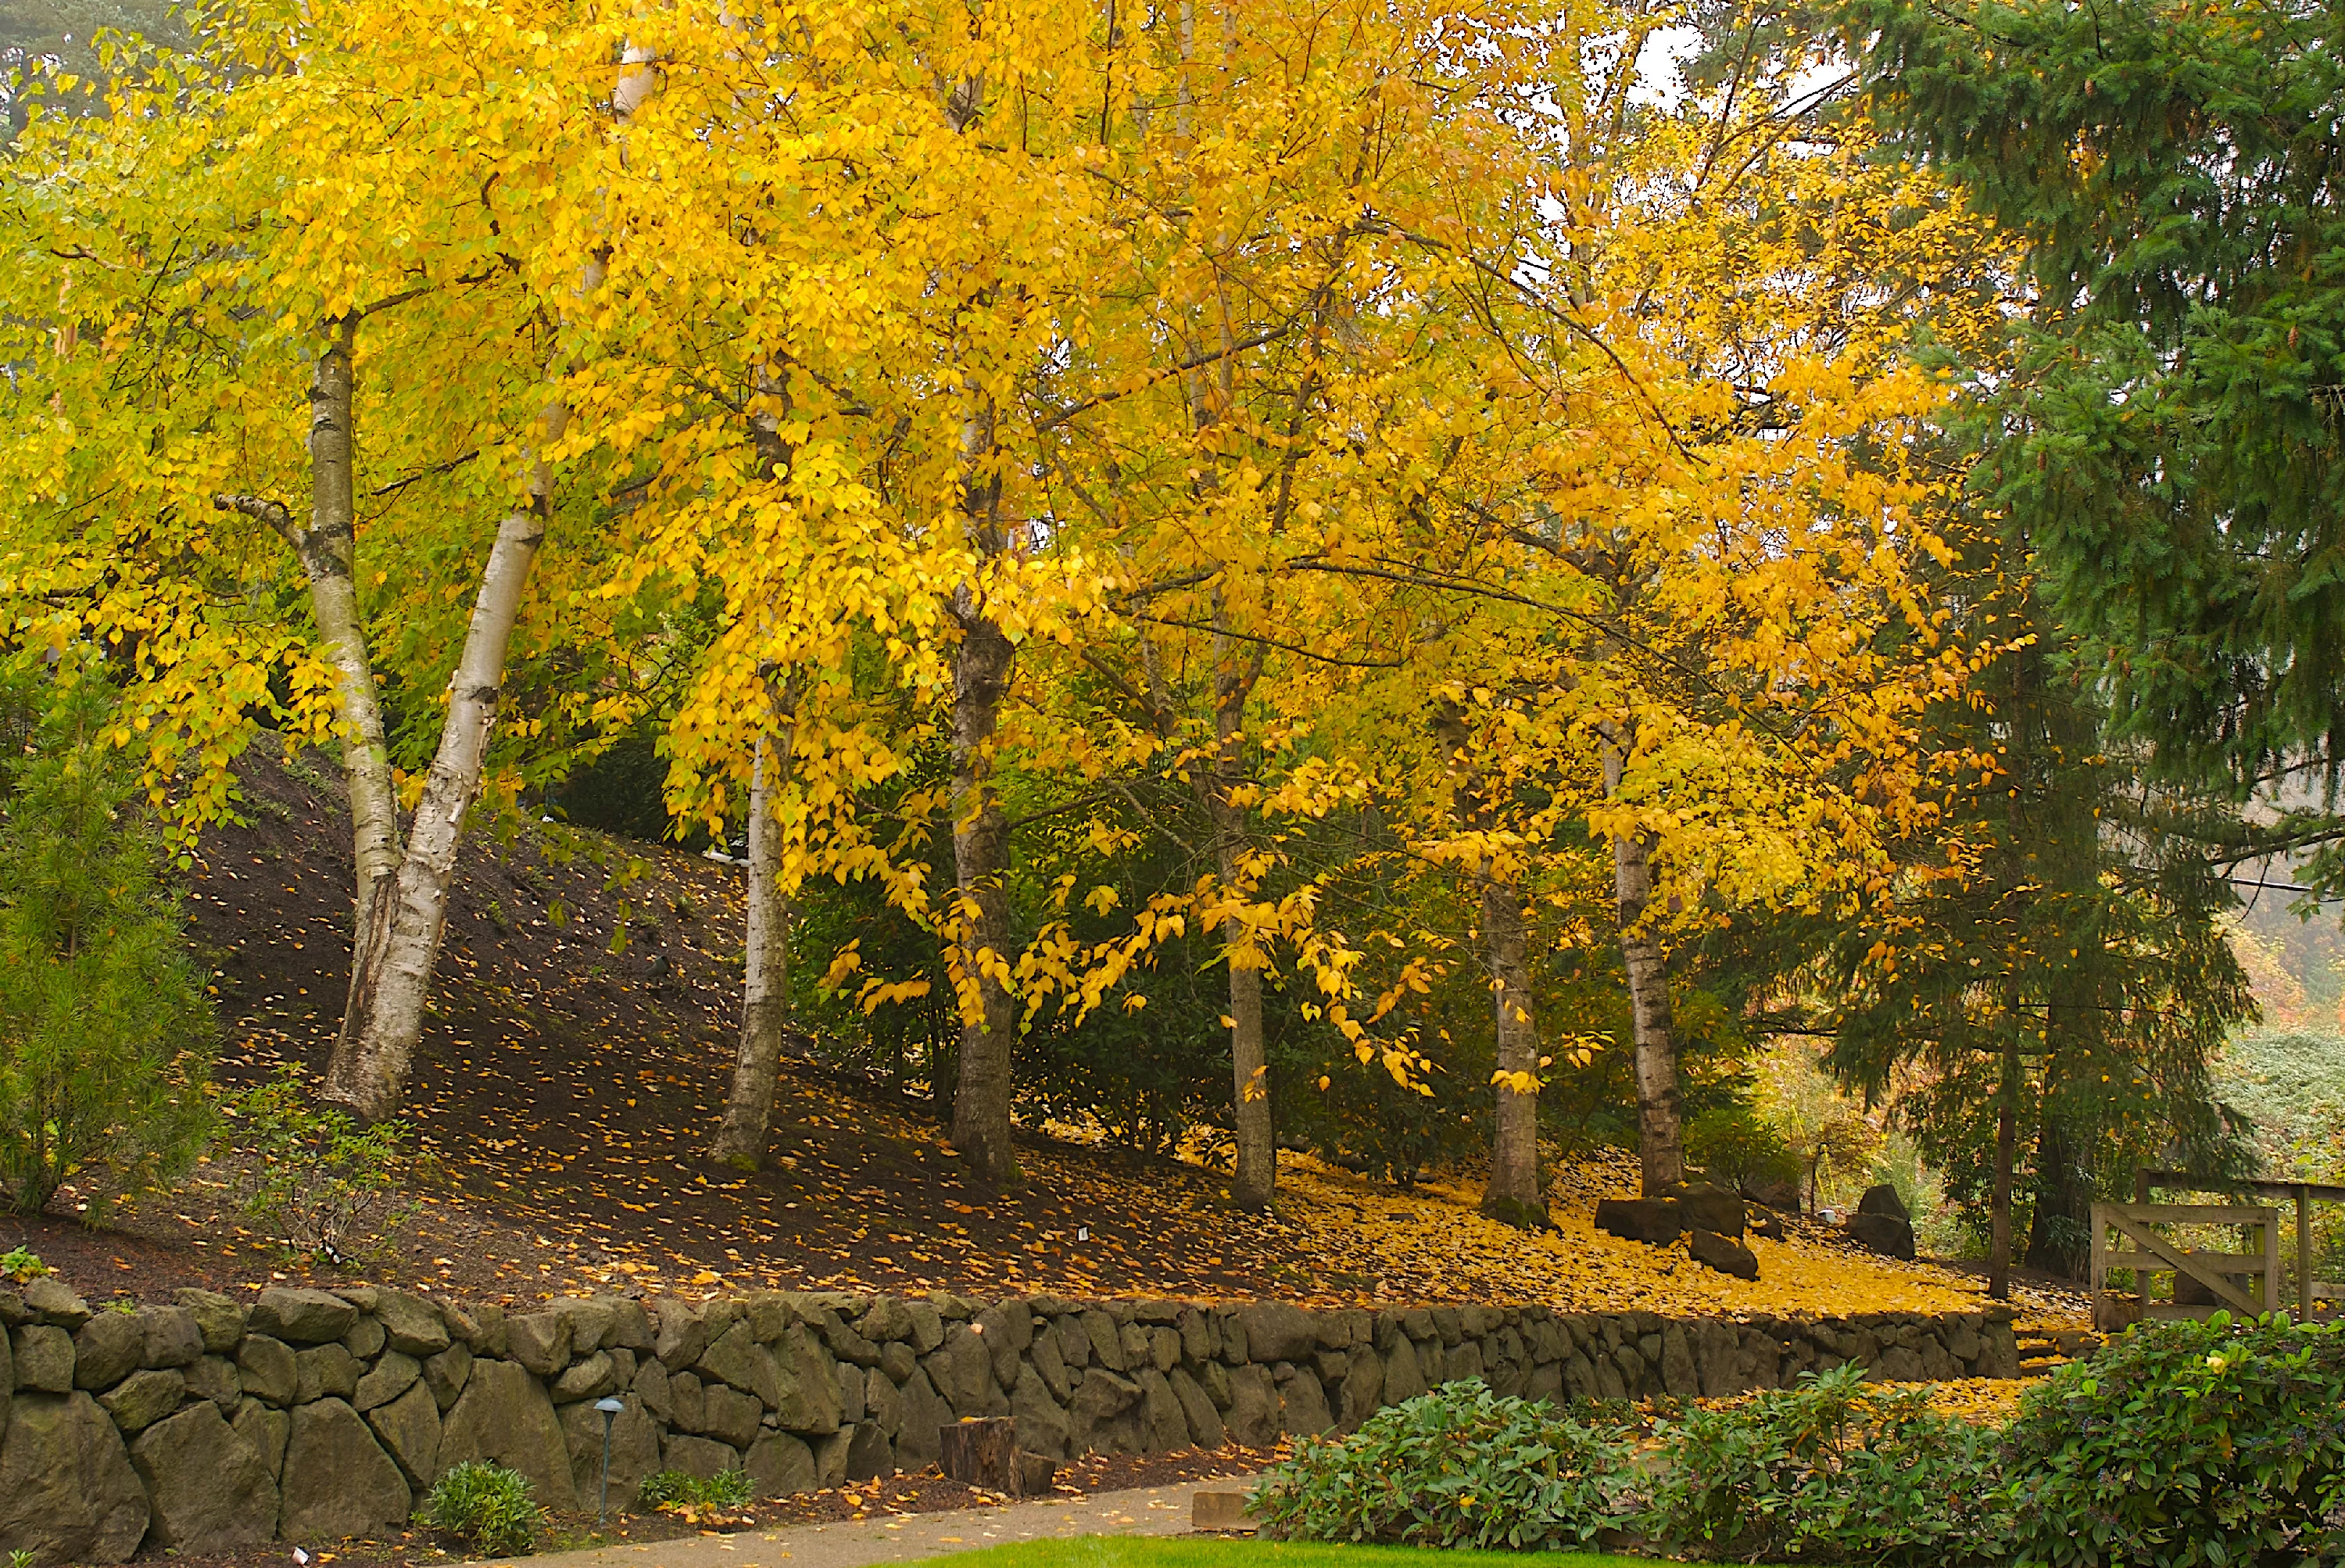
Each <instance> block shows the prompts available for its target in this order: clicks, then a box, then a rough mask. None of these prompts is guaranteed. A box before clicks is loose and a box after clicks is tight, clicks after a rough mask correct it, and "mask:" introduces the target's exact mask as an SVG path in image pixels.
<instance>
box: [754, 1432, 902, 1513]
mask: <svg viewBox="0 0 2345 1568" xmlns="http://www.w3.org/2000/svg"><path fill="white" fill-rule="evenodd" d="M883 1441H884V1440H883ZM741 1468H742V1469H744V1470H746V1471H748V1472H749V1481H750V1483H751V1484H752V1485H754V1486H755V1487H756V1489H757V1495H758V1496H760V1497H790V1496H794V1495H796V1494H797V1493H798V1492H812V1491H813V1490H814V1489H815V1486H816V1484H817V1483H816V1479H815V1478H816V1476H817V1473H818V1472H817V1470H816V1467H815V1460H814V1450H812V1449H810V1448H808V1447H807V1445H806V1442H805V1440H803V1439H801V1438H797V1437H794V1436H792V1435H791V1434H790V1433H788V1432H767V1433H766V1434H765V1435H764V1436H763V1437H761V1438H759V1439H758V1440H757V1441H756V1443H754V1444H753V1445H751V1447H750V1449H749V1451H748V1453H747V1454H746V1455H745V1456H744V1457H743V1458H742V1461H741Z"/></svg>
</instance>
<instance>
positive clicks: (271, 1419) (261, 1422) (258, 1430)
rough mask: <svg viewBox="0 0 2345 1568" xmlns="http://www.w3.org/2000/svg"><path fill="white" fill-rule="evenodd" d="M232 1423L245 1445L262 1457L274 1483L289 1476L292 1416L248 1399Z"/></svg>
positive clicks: (239, 1406)
mask: <svg viewBox="0 0 2345 1568" xmlns="http://www.w3.org/2000/svg"><path fill="white" fill-rule="evenodd" d="M229 1424H230V1425H231V1426H232V1427H234V1429H235V1431H236V1435H237V1436H238V1437H240V1438H242V1439H243V1440H244V1443H245V1446H246V1447H247V1448H249V1449H250V1450H252V1451H253V1452H255V1453H257V1454H259V1456H260V1462H261V1463H262V1464H263V1465H264V1466H266V1467H267V1468H268V1471H269V1479H270V1480H272V1481H273V1480H275V1479H277V1478H278V1477H279V1476H281V1475H283V1474H284V1473H285V1440H286V1437H287V1436H288V1435H289V1433H290V1432H291V1431H292V1430H293V1418H292V1417H291V1416H289V1415H287V1414H286V1413H285V1412H284V1411H283V1410H277V1409H274V1408H272V1407H271V1406H269V1405H264V1404H262V1403H261V1402H260V1401H259V1400H245V1401H243V1402H242V1403H241V1404H239V1405H238V1406H237V1407H236V1414H235V1416H234V1417H232V1418H231V1419H230V1422H229Z"/></svg>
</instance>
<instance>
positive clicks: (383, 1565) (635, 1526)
mask: <svg viewBox="0 0 2345 1568" xmlns="http://www.w3.org/2000/svg"><path fill="white" fill-rule="evenodd" d="M1284 1452H1285V1448H1284V1445H1281V1446H1280V1447H1277V1448H1243V1447H1239V1446H1237V1445H1235V1444H1233V1445H1232V1446H1230V1447H1228V1448H1225V1449H1218V1450H1208V1449H1188V1450H1184V1451H1181V1452H1179V1453H1152V1454H1088V1455H1085V1456H1084V1457H1083V1458H1082V1459H1081V1460H1078V1461H1072V1462H1071V1463H1068V1464H1066V1465H1062V1466H1061V1467H1060V1470H1059V1473H1058V1476H1057V1478H1056V1480H1055V1481H1054V1482H1053V1485H1052V1492H1053V1493H1054V1494H1056V1495H1059V1496H1062V1497H1083V1496H1089V1495H1090V1494H1091V1493H1093V1492H1124V1491H1129V1490H1132V1489H1136V1488H1142V1487H1152V1486H1172V1485H1174V1484H1176V1483H1179V1482H1183V1481H1213V1480H1220V1479H1223V1478H1230V1479H1235V1478H1238V1477H1243V1476H1250V1475H1254V1474H1256V1473H1258V1472H1259V1471H1262V1470H1263V1469H1264V1467H1265V1466H1267V1465H1269V1464H1271V1463H1273V1462H1274V1461H1276V1460H1277V1459H1278V1458H1280V1457H1281V1456H1282V1455H1283V1454H1284ZM1016 1501H1019V1500H1017V1499H1012V1498H1005V1497H1002V1496H1001V1495H1000V1494H999V1493H996V1492H980V1491H979V1490H978V1489H977V1488H975V1487H972V1486H964V1485H963V1484H961V1483H960V1482H959V1481H948V1480H946V1479H945V1477H944V1476H943V1475H942V1474H941V1473H939V1471H937V1470H936V1468H935V1467H934V1466H930V1467H929V1469H927V1470H924V1471H919V1472H918V1473H916V1474H907V1475H896V1476H887V1477H883V1478H881V1479H879V1480H876V1481H858V1482H855V1483H853V1484H850V1485H848V1486H843V1487H834V1488H826V1489H824V1490H823V1491H820V1492H802V1493H800V1494H798V1495H797V1496H795V1497H784V1498H777V1499H774V1500H771V1501H766V1502H756V1503H753V1504H751V1505H750V1506H748V1507H746V1508H742V1509H737V1510H731V1511H727V1512H722V1513H692V1514H676V1513H666V1512H656V1513H624V1514H619V1515H616V1516H614V1517H613V1518H612V1519H611V1520H610V1522H608V1523H606V1524H604V1525H603V1526H602V1527H601V1528H599V1529H598V1528H597V1527H596V1526H595V1523H594V1518H593V1516H592V1515H591V1514H577V1515H565V1516H562V1517H559V1518H557V1519H555V1520H554V1521H553V1528H552V1529H551V1530H550V1531H548V1532H547V1533H546V1535H545V1537H544V1538H543V1540H542V1541H541V1542H540V1543H539V1550H540V1551H542V1552H568V1551H575V1550H577V1549H579V1548H582V1547H590V1546H605V1545H614V1544H617V1543H623V1542H624V1543H630V1544H634V1543H647V1542H655V1541H674V1540H677V1539H679V1538H681V1537H684V1536H687V1535H730V1534H735V1533H737V1532H744V1531H768V1530H779V1529H787V1528H788V1527H790V1526H792V1525H799V1524H837V1523H846V1522H852V1521H855V1520H860V1519H886V1518H889V1517H901V1516H905V1515H909V1514H916V1513H949V1512H955V1511H957V1510H960V1509H969V1508H999V1507H1000V1506H1002V1505H1003V1504H1005V1503H1007V1502H1016ZM297 1546H298V1548H299V1550H301V1551H303V1552H305V1553H307V1554H308V1557H309V1564H308V1568H322V1565H327V1564H337V1563H339V1564H340V1565H341V1568H408V1565H410V1564H414V1565H419V1568H420V1565H421V1564H425V1563H450V1562H463V1561H466V1560H468V1559H470V1558H472V1556H473V1555H474V1554H473V1553H472V1550H471V1548H469V1547H468V1546H466V1545H465V1544H464V1543H463V1542H462V1541H460V1540H458V1539H457V1538H456V1537H454V1536H452V1535H444V1534H442V1533H441V1532H438V1531H434V1530H421V1529H419V1530H411V1531H404V1532H401V1533H400V1534H398V1535H396V1536H387V1537H383V1538H381V1539H371V1540H357V1541H342V1542H336V1543H331V1544H321V1543H294V1542H285V1541H276V1542H271V1543H269V1544H268V1545H266V1546H255V1547H251V1548H249V1549H247V1550H245V1551H243V1552H236V1553H219V1554H216V1555H212V1556H204V1557H189V1556H181V1555H179V1554H178V1553H145V1554H142V1556H141V1557H139V1558H137V1559H134V1561H139V1562H145V1561H148V1560H156V1561H160V1560H161V1559H162V1558H163V1557H165V1556H167V1557H168V1559H169V1561H170V1562H171V1563H173V1564H174V1568H299V1565H300V1560H299V1559H298V1558H296V1557H295V1556H294V1555H293V1553H294V1552H295V1550H296V1549H297Z"/></svg>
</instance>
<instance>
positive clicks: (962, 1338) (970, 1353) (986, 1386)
mask: <svg viewBox="0 0 2345 1568" xmlns="http://www.w3.org/2000/svg"><path fill="white" fill-rule="evenodd" d="M921 1364H922V1365H923V1366H925V1367H927V1368H928V1369H929V1382H931V1383H933V1384H935V1385H936V1390H937V1392H939V1393H940V1394H942V1395H943V1396H944V1397H945V1403H947V1404H949V1405H950V1406H952V1408H953V1413H954V1414H955V1415H957V1416H961V1417H964V1418H966V1417H970V1416H981V1415H983V1414H985V1413H986V1411H985V1407H986V1405H987V1403H988V1396H989V1395H990V1394H991V1393H992V1392H993V1358H992V1356H991V1355H990V1354H989V1353H988V1351H987V1349H986V1345H985V1339H984V1337H983V1336H982V1335H980V1334H978V1333H975V1332H974V1331H972V1330H971V1329H969V1326H968V1325H967V1324H965V1323H956V1324H955V1325H953V1328H952V1331H951V1332H950V1333H949V1334H947V1335H946V1336H945V1342H944V1344H943V1345H942V1346H941V1347H940V1348H939V1349H937V1350H936V1351H934V1352H933V1353H931V1354H930V1355H929V1357H928V1358H927V1359H925V1360H923V1361H922V1363H921ZM837 1425H838V1421H837V1418H836V1417H834V1418H833V1419H832V1420H831V1421H830V1422H829V1426H828V1428H827V1429H826V1430H835V1429H836V1428H837Z"/></svg>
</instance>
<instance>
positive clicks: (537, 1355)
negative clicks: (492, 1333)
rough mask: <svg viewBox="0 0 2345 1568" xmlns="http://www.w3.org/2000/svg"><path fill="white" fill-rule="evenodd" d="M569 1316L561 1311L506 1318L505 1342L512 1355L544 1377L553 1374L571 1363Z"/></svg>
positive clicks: (531, 1313)
mask: <svg viewBox="0 0 2345 1568" xmlns="http://www.w3.org/2000/svg"><path fill="white" fill-rule="evenodd" d="M570 1333H571V1321H570V1319H569V1317H568V1315H567V1314H565V1313H562V1312H556V1311H552V1310H547V1311H544V1312H530V1313H524V1314H523V1316H521V1317H519V1318H509V1319H506V1320H505V1342H506V1344H507V1346H508V1347H509V1348H510V1349H512V1351H513V1359H514V1360H516V1361H519V1362H520V1363H521V1364H522V1365H523V1366H524V1367H526V1368H528V1369H530V1370H531V1371H533V1372H535V1373H536V1374H537V1375H538V1376H539V1377H541V1378H550V1377H553V1375H554V1374H555V1373H556V1372H559V1371H560V1370H562V1369H563V1368H564V1367H566V1366H568V1365H569V1364H570Z"/></svg>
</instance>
